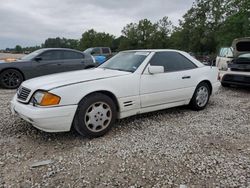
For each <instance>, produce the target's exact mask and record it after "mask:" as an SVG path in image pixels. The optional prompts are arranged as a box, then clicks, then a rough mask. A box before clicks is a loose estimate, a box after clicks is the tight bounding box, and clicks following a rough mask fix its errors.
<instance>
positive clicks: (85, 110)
mask: <svg viewBox="0 0 250 188" xmlns="http://www.w3.org/2000/svg"><path fill="white" fill-rule="evenodd" d="M116 118H117V110H116V106H115V104H114V102H113V100H112V99H111V98H110V97H108V96H106V95H103V94H100V93H95V94H92V95H90V96H87V97H85V98H84V99H83V100H82V101H81V102H80V103H79V106H78V109H77V112H76V115H75V118H74V128H75V130H76V131H77V132H78V133H79V134H81V135H83V136H87V137H89V138H93V137H99V136H103V135H104V134H105V133H107V132H108V131H109V130H110V129H111V127H112V126H113V125H114V122H115V120H116Z"/></svg>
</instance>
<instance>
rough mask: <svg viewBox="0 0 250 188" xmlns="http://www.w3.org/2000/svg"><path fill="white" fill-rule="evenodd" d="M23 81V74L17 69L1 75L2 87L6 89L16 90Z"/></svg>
mask: <svg viewBox="0 0 250 188" xmlns="http://www.w3.org/2000/svg"><path fill="white" fill-rule="evenodd" d="M23 80H24V78H23V75H22V73H21V72H19V71H18V70H15V69H8V70H5V71H3V72H2V73H1V74H0V85H1V86H2V87H3V88H5V89H16V88H18V87H19V86H20V85H21V83H22V82H23Z"/></svg>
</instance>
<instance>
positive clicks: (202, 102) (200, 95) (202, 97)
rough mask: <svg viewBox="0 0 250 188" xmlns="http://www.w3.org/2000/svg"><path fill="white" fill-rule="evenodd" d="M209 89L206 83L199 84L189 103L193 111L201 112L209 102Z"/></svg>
mask: <svg viewBox="0 0 250 188" xmlns="http://www.w3.org/2000/svg"><path fill="white" fill-rule="evenodd" d="M210 95H211V89H210V87H209V86H208V84H207V83H205V82H201V83H200V84H199V85H198V86H197V87H196V89H195V92H194V94H193V97H192V99H191V101H190V103H189V105H190V107H191V108H192V109H193V110H196V111H199V110H203V109H204V108H205V107H206V106H207V103H208V101H209V98H210Z"/></svg>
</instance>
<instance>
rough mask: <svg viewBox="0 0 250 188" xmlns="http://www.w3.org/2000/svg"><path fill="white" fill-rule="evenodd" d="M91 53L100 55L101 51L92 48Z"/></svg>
mask: <svg viewBox="0 0 250 188" xmlns="http://www.w3.org/2000/svg"><path fill="white" fill-rule="evenodd" d="M92 53H93V54H95V55H98V54H101V49H100V48H93V50H92Z"/></svg>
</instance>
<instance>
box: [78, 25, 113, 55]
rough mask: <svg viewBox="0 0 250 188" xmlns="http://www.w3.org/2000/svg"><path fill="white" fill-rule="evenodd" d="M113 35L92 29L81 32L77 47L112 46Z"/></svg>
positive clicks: (83, 48) (82, 48)
mask: <svg viewBox="0 0 250 188" xmlns="http://www.w3.org/2000/svg"><path fill="white" fill-rule="evenodd" d="M114 39H115V37H114V36H113V35H111V34H108V33H105V32H96V31H95V30H94V29H91V30H88V31H86V32H84V33H83V34H82V38H81V39H80V44H79V49H81V50H85V49H87V48H90V47H95V46H107V47H110V46H112V43H113V40H114Z"/></svg>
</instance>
